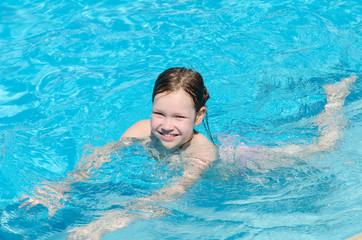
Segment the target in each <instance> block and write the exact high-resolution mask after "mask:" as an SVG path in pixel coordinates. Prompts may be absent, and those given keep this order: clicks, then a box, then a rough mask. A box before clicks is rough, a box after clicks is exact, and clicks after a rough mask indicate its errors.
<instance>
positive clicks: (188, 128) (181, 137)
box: [151, 89, 206, 149]
mask: <svg viewBox="0 0 362 240" xmlns="http://www.w3.org/2000/svg"><path fill="white" fill-rule="evenodd" d="M205 112H206V108H205V107H203V108H201V109H200V111H199V112H198V113H196V112H195V108H194V103H193V102H192V98H191V97H190V96H189V95H188V94H187V93H186V92H185V91H184V90H182V89H179V90H176V91H173V92H163V93H159V94H157V95H156V96H155V98H154V101H153V107H152V115H151V130H152V134H153V135H154V136H156V137H157V139H159V140H160V142H161V143H162V145H163V146H164V147H166V148H168V149H171V148H175V147H181V146H182V145H183V144H184V143H186V142H188V141H189V140H190V139H191V138H192V137H193V134H194V125H195V124H196V125H199V124H200V123H201V121H202V119H203V117H204V115H205Z"/></svg>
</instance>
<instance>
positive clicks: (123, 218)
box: [67, 147, 217, 239]
mask: <svg viewBox="0 0 362 240" xmlns="http://www.w3.org/2000/svg"><path fill="white" fill-rule="evenodd" d="M205 150H206V149H205ZM200 152H203V151H202V149H201V151H200ZM200 152H199V153H200ZM202 155H203V156H202V158H198V156H190V157H186V159H185V160H186V161H187V162H188V165H187V166H186V168H185V170H184V172H183V175H182V177H180V178H178V179H174V180H175V184H173V185H171V186H166V187H164V188H161V189H160V190H158V191H157V192H156V193H154V194H152V195H151V196H150V197H146V198H139V199H134V200H132V201H131V202H130V204H129V206H127V207H126V208H125V210H118V209H115V210H111V211H107V212H105V213H104V214H103V215H102V216H101V217H100V218H98V219H97V220H96V221H94V222H91V223H90V224H88V225H86V226H84V227H77V228H74V229H72V230H70V231H69V232H72V233H71V235H70V236H69V237H68V238H67V239H79V238H84V237H85V238H87V237H88V238H90V237H92V239H100V238H102V237H103V236H104V235H106V234H107V233H109V232H111V231H115V230H117V229H121V228H124V227H126V226H128V225H129V224H130V223H131V222H133V221H135V220H138V219H147V218H152V217H157V216H164V215H165V214H166V213H167V212H168V211H167V209H164V208H162V207H161V206H160V205H161V204H162V203H165V202H170V201H175V200H177V199H179V198H180V197H181V196H182V194H184V193H185V192H186V191H187V189H188V188H190V187H191V186H193V185H194V184H195V182H196V181H197V179H199V178H200V176H201V174H202V173H203V172H204V171H205V170H206V169H207V168H208V167H209V165H210V164H211V163H212V162H213V161H214V160H216V158H217V151H216V149H214V148H213V147H212V148H208V149H207V152H203V154H202Z"/></svg>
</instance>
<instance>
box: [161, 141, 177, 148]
mask: <svg viewBox="0 0 362 240" xmlns="http://www.w3.org/2000/svg"><path fill="white" fill-rule="evenodd" d="M161 144H162V146H164V147H165V148H167V149H174V148H177V147H178V145H177V144H175V143H169V142H162V141H161Z"/></svg>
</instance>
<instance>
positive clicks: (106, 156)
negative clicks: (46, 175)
mask: <svg viewBox="0 0 362 240" xmlns="http://www.w3.org/2000/svg"><path fill="white" fill-rule="evenodd" d="M127 145H129V142H128V141H126V140H124V141H117V142H111V143H108V144H106V145H104V146H102V147H95V148H93V152H92V153H91V154H89V155H86V153H87V152H85V153H84V155H83V157H82V158H81V160H80V161H79V163H78V164H77V165H76V167H75V170H73V171H71V172H69V173H67V177H65V178H64V179H62V180H60V181H54V182H53V181H44V182H42V183H41V185H40V186H37V187H36V188H35V189H34V190H33V191H32V193H31V194H30V196H28V195H26V194H23V195H22V196H21V197H20V198H19V200H24V199H27V200H26V201H25V202H23V203H22V204H21V205H20V206H19V208H22V207H25V206H28V207H27V209H30V208H32V207H34V206H36V205H38V204H42V205H44V206H45V207H47V208H48V210H49V217H51V216H53V215H54V214H55V212H56V211H57V210H59V209H60V208H62V207H63V206H64V204H65V201H67V199H68V197H69V194H64V193H65V192H67V191H69V190H70V185H71V184H73V183H76V182H81V181H85V180H87V179H88V178H90V177H91V176H92V172H94V171H95V170H97V169H99V168H100V167H101V165H102V164H103V163H104V162H109V161H110V156H111V153H112V152H114V151H115V150H116V149H120V148H121V147H123V146H127Z"/></svg>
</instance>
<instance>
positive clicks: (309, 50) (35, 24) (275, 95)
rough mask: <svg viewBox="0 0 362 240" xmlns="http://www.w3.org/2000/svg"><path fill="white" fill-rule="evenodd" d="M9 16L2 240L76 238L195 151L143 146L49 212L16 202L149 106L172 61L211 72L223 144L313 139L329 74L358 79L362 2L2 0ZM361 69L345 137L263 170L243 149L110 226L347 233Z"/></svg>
mask: <svg viewBox="0 0 362 240" xmlns="http://www.w3.org/2000/svg"><path fill="white" fill-rule="evenodd" d="M0 19H1V21H0V61H1V63H2V64H1V67H0V72H1V78H0V133H1V134H0V149H1V152H0V188H1V189H0V207H1V208H0V220H1V228H0V238H1V239H23V238H29V239H65V238H66V236H67V235H68V233H66V231H68V230H70V229H72V228H73V227H76V226H83V225H85V224H87V223H90V222H92V221H93V220H94V219H96V218H97V217H98V216H99V215H100V213H101V212H102V211H104V210H112V209H125V208H126V207H127V204H129V205H132V204H134V203H132V202H131V203H130V202H129V201H131V199H133V198H135V197H143V196H148V195H151V194H152V193H153V192H154V191H155V190H157V189H159V188H162V187H163V186H165V185H168V184H172V181H173V178H174V177H175V176H179V175H180V174H181V173H180V172H182V167H183V165H182V164H181V163H180V162H177V163H176V162H172V161H171V160H169V159H167V158H166V159H163V158H160V159H159V160H155V159H154V158H152V157H151V155H150V154H154V153H150V152H149V151H148V150H147V149H145V148H143V147H141V146H140V145H137V144H134V145H132V146H131V147H130V148H129V149H122V150H119V151H116V152H114V153H112V154H113V155H112V157H111V158H112V159H113V161H112V162H107V163H105V164H104V165H102V166H101V167H99V168H97V169H98V170H97V171H95V170H94V171H92V174H93V175H92V178H90V179H89V181H87V182H77V183H75V184H73V186H72V188H71V189H70V190H69V191H68V193H69V194H70V196H69V201H67V202H64V206H63V208H62V209H61V210H59V211H57V212H56V213H55V215H54V216H53V217H52V218H48V213H49V212H48V210H47V209H46V208H45V207H44V206H39V205H38V206H35V207H34V208H31V209H29V210H28V211H26V209H24V208H22V209H19V208H18V207H19V205H20V204H21V203H22V202H21V201H18V200H17V199H18V198H19V197H20V196H21V195H22V194H24V193H25V194H28V193H30V192H32V191H34V189H36V186H39V185H40V184H43V185H42V186H43V187H45V188H46V186H48V185H47V184H46V183H44V181H59V182H60V183H61V181H62V178H64V177H65V176H66V175H67V173H68V172H69V171H72V170H74V167H75V165H76V163H77V162H78V161H79V160H80V159H81V158H82V156H83V153H84V152H86V155H87V154H91V152H92V149H94V148H89V147H90V146H93V147H97V146H103V145H105V144H106V143H109V142H112V141H116V140H118V139H119V138H120V136H121V134H122V133H123V132H124V131H125V130H126V129H127V128H128V127H129V126H130V125H131V124H133V123H134V122H136V121H138V120H141V119H146V118H149V117H150V112H151V92H152V88H153V83H154V80H155V79H156V78H157V76H158V74H159V73H161V72H162V71H163V70H165V69H167V68H169V67H174V66H186V67H189V68H194V69H195V70H197V71H199V72H200V73H201V74H202V75H203V77H204V80H205V82H206V85H207V87H208V90H209V92H210V95H211V98H210V100H209V101H208V111H209V123H210V127H211V131H212V133H213V134H214V137H215V139H216V141H217V143H218V144H219V145H221V146H222V148H232V147H233V146H235V149H236V148H237V146H239V148H243V146H254V147H256V148H260V146H269V147H279V146H284V145H285V144H311V143H313V139H314V138H315V137H317V136H318V134H319V132H318V128H317V126H316V124H315V122H314V120H315V117H316V116H317V115H318V114H320V113H321V111H322V110H323V107H324V105H325V104H326V95H325V92H324V90H323V86H324V85H326V84H330V83H335V82H337V81H338V80H339V79H340V78H343V77H348V76H351V75H357V76H359V77H360V79H361V76H360V71H361V61H360V56H361V51H360V45H361V43H360V39H361V34H360V9H359V4H358V2H357V1H339V0H337V1H329V2H326V1H319V0H310V1H304V2H295V1H289V0H286V1H269V2H265V1H188V0H185V1H177V2H174V1H148V0H141V1H137V2H127V1H118V2H114V1H87V0H81V1H53V0H50V1H40V2H39V1H38V2H33V1H9V0H5V1H2V2H1V3H0ZM360 79H359V80H357V82H356V83H355V84H354V87H353V88H352V89H351V94H350V95H349V96H348V97H347V99H346V102H345V107H344V108H343V113H344V116H345V120H346V122H347V124H346V127H345V134H344V138H343V139H342V140H341V141H340V142H338V147H339V148H338V149H337V150H336V151H333V152H328V153H323V154H315V155H313V157H311V158H308V159H307V158H298V163H297V164H285V166H284V167H278V168H273V169H272V170H270V169H267V170H265V169H262V168H259V169H258V170H256V169H255V168H252V167H251V168H250V166H251V165H252V163H250V162H252V161H253V158H255V156H254V155H252V153H253V152H252V151H250V152H248V154H249V155H248V156H245V154H244V155H243V156H242V157H243V158H244V160H240V158H236V157H235V156H236V155H237V154H236V153H235V152H234V153H233V154H234V155H233V157H231V155H230V157H227V158H224V159H223V160H218V161H217V162H216V163H215V164H214V165H213V166H212V167H211V168H210V169H209V170H208V171H207V173H206V174H205V175H204V176H203V177H202V178H201V179H200V180H199V181H198V182H197V184H196V185H195V186H193V187H192V188H191V189H190V190H189V191H188V192H187V193H185V194H184V195H183V197H182V198H180V199H179V200H178V201H173V202H169V203H165V204H163V205H162V206H161V207H160V209H156V210H157V211H160V212H162V213H164V215H163V216H162V217H160V216H159V215H157V214H158V213H157V214H156V215H157V217H155V218H151V219H146V218H145V219H143V220H140V221H137V222H135V223H134V224H131V225H129V226H128V227H127V228H125V229H121V230H118V231H115V232H112V233H110V234H109V235H107V236H106V237H105V238H104V239H120V238H125V239H155V238H170V239H171V238H172V239H343V238H346V237H349V236H351V235H353V234H356V233H358V232H361V231H362V229H361V228H360V226H359V222H360V219H361V215H362V209H361V207H360V205H361V200H360V199H361V191H360V186H361V182H362V179H361V174H360V172H361V160H360V159H361V155H362V152H361V150H360V149H361V148H360V146H361V144H362V142H361V141H362V140H361V137H360V135H359V134H358V133H359V132H361V120H360V119H361V109H362V103H361V90H362V87H361V86H362V85H361V80H360ZM199 130H200V131H201V132H204V130H203V129H202V128H200V129H199ZM225 139H226V140H225ZM222 144H224V145H222ZM311 159H312V160H311ZM266 160H269V161H270V160H271V159H270V158H266ZM277 160H280V159H277ZM248 164H249V165H248ZM250 164H251V165H250ZM259 167H260V166H259ZM54 196H56V195H54ZM127 201H128V202H127ZM126 202H127V204H126ZM62 203H63V202H62V200H61V201H60V204H62ZM153 210H155V209H153ZM156 210H155V212H157V211H156ZM156 215H155V216H156Z"/></svg>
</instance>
